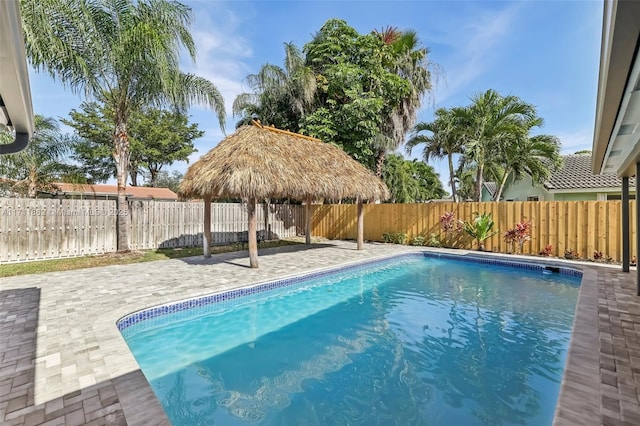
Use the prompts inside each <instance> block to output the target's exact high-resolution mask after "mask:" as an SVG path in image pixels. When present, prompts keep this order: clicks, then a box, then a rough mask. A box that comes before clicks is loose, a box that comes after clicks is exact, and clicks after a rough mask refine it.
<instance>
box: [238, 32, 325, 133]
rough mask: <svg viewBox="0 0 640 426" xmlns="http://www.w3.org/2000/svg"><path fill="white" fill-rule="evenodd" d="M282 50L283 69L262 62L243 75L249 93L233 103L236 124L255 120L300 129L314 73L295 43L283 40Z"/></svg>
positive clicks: (312, 91) (309, 101) (313, 87)
mask: <svg viewBox="0 0 640 426" xmlns="http://www.w3.org/2000/svg"><path fill="white" fill-rule="evenodd" d="M284 50H285V60H284V68H281V67H279V66H277V65H272V64H265V65H263V66H262V67H261V68H260V71H259V72H258V73H257V74H249V75H248V76H247V77H246V78H245V81H246V82H247V84H248V86H249V88H250V89H251V90H252V92H251V93H241V94H239V95H238V96H237V97H236V99H235V100H234V102H233V115H234V116H240V117H241V119H240V121H239V122H238V126H240V125H243V124H247V123H250V122H251V120H256V119H257V120H260V121H261V122H262V123H263V124H266V125H273V126H275V127H278V128H280V129H285V130H290V131H294V132H297V131H298V130H299V120H300V119H301V118H302V117H304V116H305V114H306V113H308V112H309V111H310V109H311V107H312V104H313V101H314V97H315V94H316V88H317V84H316V76H315V74H314V72H313V70H312V69H311V68H310V67H308V66H307V65H305V58H304V55H303V54H302V52H301V51H300V49H298V47H297V46H296V45H295V44H293V43H285V44H284Z"/></svg>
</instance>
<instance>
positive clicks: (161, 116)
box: [62, 102, 204, 186]
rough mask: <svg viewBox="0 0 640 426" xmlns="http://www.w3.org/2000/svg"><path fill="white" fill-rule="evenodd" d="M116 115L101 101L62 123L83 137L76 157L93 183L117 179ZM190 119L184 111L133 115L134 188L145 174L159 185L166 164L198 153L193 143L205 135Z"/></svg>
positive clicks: (147, 109)
mask: <svg viewBox="0 0 640 426" xmlns="http://www.w3.org/2000/svg"><path fill="white" fill-rule="evenodd" d="M112 114H113V113H112V111H111V110H109V109H108V108H107V107H106V106H104V105H99V104H98V103H97V102H83V103H82V105H80V111H76V110H72V111H71V112H70V113H69V115H70V119H69V120H62V122H63V123H64V124H66V125H68V126H70V127H73V128H74V129H75V131H76V134H77V135H78V136H79V137H80V138H79V139H78V140H77V142H76V143H75V144H74V147H73V148H74V151H73V153H72V157H73V159H74V160H76V161H77V162H78V163H79V164H80V166H79V167H80V170H82V171H83V172H85V173H86V174H87V176H89V178H90V179H89V180H92V181H98V182H100V181H105V180H107V179H108V178H109V177H111V176H116V165H115V163H114V161H113V157H112V156H111V150H112V146H113V142H112V140H111V138H112V135H111V133H112V127H113V116H112ZM188 120H189V119H188V117H187V115H186V114H183V113H181V112H176V111H166V110H161V109H158V108H150V107H145V108H143V109H142V110H139V111H133V112H132V113H131V116H130V118H129V136H130V138H129V140H130V144H131V148H130V160H129V163H130V165H129V178H130V180H131V185H132V186H138V177H139V175H141V174H143V173H147V174H149V176H150V181H151V185H152V186H155V179H156V178H157V176H158V173H159V172H160V171H161V170H162V168H163V167H164V166H165V165H171V164H173V163H174V162H176V161H188V160H189V156H190V155H191V154H192V153H194V152H195V151H196V150H195V148H194V146H193V141H194V140H195V139H197V138H200V137H202V136H203V135H204V132H203V131H201V130H199V129H198V125H197V124H196V123H191V124H190V123H189V122H188Z"/></svg>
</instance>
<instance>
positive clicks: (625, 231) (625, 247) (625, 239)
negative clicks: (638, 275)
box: [621, 176, 637, 272]
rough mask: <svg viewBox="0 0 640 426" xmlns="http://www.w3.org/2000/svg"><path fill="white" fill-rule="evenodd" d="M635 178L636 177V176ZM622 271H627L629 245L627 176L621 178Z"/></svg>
mask: <svg viewBox="0 0 640 426" xmlns="http://www.w3.org/2000/svg"><path fill="white" fill-rule="evenodd" d="M636 179H637V177H636ZM621 225H622V229H621V232H622V272H629V263H630V262H631V254H630V252H631V246H630V244H629V178H628V177H626V176H625V177H623V178H622V224H621Z"/></svg>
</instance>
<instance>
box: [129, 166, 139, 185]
mask: <svg viewBox="0 0 640 426" xmlns="http://www.w3.org/2000/svg"><path fill="white" fill-rule="evenodd" d="M129 179H131V186H138V168H137V167H130V170H129Z"/></svg>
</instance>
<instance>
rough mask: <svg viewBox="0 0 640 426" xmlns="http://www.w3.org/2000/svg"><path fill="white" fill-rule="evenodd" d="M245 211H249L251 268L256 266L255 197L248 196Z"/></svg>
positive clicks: (256, 223)
mask: <svg viewBox="0 0 640 426" xmlns="http://www.w3.org/2000/svg"><path fill="white" fill-rule="evenodd" d="M247 211H248V212H249V235H248V236H249V265H251V267H252V268H257V267H258V239H257V236H256V230H257V228H258V226H257V225H258V221H257V218H256V198H255V197H252V198H249V203H248V205H247Z"/></svg>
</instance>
